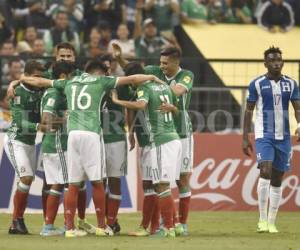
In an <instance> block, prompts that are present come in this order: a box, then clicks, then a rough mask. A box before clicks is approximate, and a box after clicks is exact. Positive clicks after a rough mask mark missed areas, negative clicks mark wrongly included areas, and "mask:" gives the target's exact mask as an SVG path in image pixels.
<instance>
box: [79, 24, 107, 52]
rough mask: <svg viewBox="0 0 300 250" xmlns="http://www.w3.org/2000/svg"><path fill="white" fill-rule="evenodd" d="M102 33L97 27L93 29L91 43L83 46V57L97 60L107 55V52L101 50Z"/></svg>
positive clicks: (90, 35)
mask: <svg viewBox="0 0 300 250" xmlns="http://www.w3.org/2000/svg"><path fill="white" fill-rule="evenodd" d="M100 41H101V33H100V30H99V28H98V27H97V26H95V27H93V28H92V29H91V31H90V34H89V41H88V42H87V43H86V44H84V46H83V48H84V49H83V55H84V56H86V57H91V58H95V57H98V56H101V55H103V54H105V52H106V51H105V50H102V49H101V48H100Z"/></svg>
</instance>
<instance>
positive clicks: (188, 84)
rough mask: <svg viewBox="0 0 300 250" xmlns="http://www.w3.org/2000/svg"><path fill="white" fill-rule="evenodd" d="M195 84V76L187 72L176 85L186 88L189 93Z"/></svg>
mask: <svg viewBox="0 0 300 250" xmlns="http://www.w3.org/2000/svg"><path fill="white" fill-rule="evenodd" d="M193 82H194V74H193V73H192V72H190V71H187V72H185V73H184V74H182V76H181V77H180V78H179V79H178V81H177V83H176V84H178V85H180V86H182V87H184V88H185V89H186V91H187V92H188V91H190V90H191V89H192V88H193Z"/></svg>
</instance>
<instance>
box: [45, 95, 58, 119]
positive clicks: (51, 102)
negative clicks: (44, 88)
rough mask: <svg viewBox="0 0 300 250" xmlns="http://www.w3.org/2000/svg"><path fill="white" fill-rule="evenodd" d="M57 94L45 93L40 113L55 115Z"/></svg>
mask: <svg viewBox="0 0 300 250" xmlns="http://www.w3.org/2000/svg"><path fill="white" fill-rule="evenodd" d="M57 101H58V100H57V94H56V93H46V94H45V95H44V96H43V101H42V107H41V108H42V112H43V113H51V114H55V113H56V110H57Z"/></svg>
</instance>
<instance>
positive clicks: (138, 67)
mask: <svg viewBox="0 0 300 250" xmlns="http://www.w3.org/2000/svg"><path fill="white" fill-rule="evenodd" d="M124 73H125V75H126V76H130V75H134V74H145V70H144V68H143V66H142V64H141V63H140V62H130V63H128V64H127V65H126V66H125V67H124Z"/></svg>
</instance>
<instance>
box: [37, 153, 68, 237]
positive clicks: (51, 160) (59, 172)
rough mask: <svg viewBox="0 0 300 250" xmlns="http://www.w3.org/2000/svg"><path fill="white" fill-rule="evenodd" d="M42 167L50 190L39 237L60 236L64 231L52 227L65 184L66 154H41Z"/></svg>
mask: <svg viewBox="0 0 300 250" xmlns="http://www.w3.org/2000/svg"><path fill="white" fill-rule="evenodd" d="M43 165H44V172H45V179H46V182H47V183H49V186H50V190H49V195H48V198H47V203H46V216H45V219H44V220H45V223H44V226H43V229H42V231H41V232H40V235H41V236H52V235H61V234H63V233H64V230H61V229H58V228H55V227H54V221H55V218H56V215H57V211H58V207H59V202H60V197H61V195H62V191H63V188H64V185H65V183H67V177H68V175H67V163H66V152H61V153H55V154H46V153H45V154H43Z"/></svg>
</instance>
